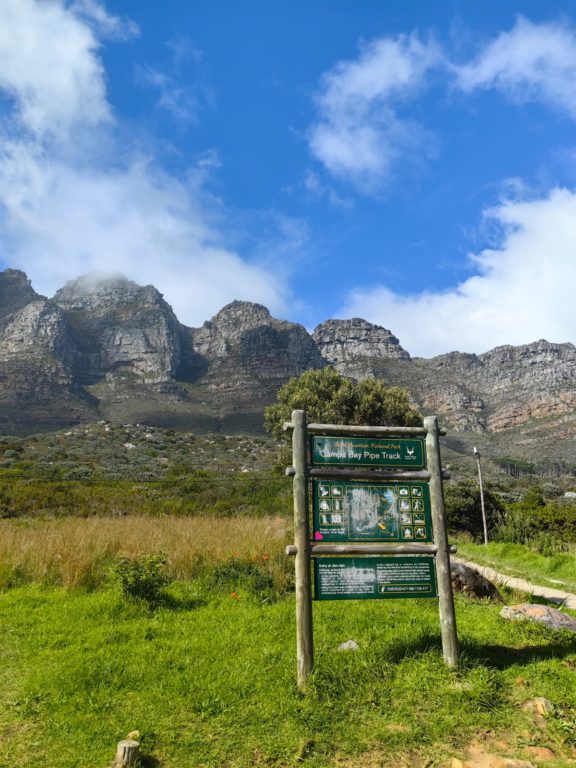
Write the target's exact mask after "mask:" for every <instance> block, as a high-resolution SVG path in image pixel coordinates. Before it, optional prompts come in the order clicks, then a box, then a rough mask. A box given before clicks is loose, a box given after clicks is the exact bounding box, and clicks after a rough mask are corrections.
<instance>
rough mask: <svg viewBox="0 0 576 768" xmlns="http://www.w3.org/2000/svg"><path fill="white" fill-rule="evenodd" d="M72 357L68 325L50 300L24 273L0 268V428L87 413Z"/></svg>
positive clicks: (23, 428)
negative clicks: (61, 412)
mask: <svg viewBox="0 0 576 768" xmlns="http://www.w3.org/2000/svg"><path fill="white" fill-rule="evenodd" d="M76 358H77V350H76V347H75V345H74V341H73V338H72V333H71V329H70V326H69V325H68V322H67V320H66V317H65V315H64V313H63V312H62V311H61V310H60V308H59V307H58V306H57V305H56V304H55V303H54V302H52V301H50V300H48V299H46V298H44V297H43V296H39V295H38V294H37V293H36V292H35V291H34V290H33V289H32V287H31V285H30V281H29V280H28V279H27V278H26V275H25V274H24V273H23V272H18V271H16V270H6V271H5V272H0V430H5V431H13V430H15V431H34V428H33V425H34V423H35V421H36V420H37V419H38V417H39V414H42V417H41V421H42V423H46V424H49V425H51V426H54V427H56V426H60V425H61V423H62V421H61V416H60V414H59V411H60V410H61V409H63V408H65V409H66V411H67V414H68V418H72V419H81V418H86V417H88V416H89V415H90V414H92V412H93V411H92V406H93V403H92V401H91V398H90V397H89V396H88V394H87V393H85V392H83V391H81V390H80V389H79V387H78V386H77V384H76V381H75V378H74V374H73V372H72V367H73V365H74V362H75V360H76Z"/></svg>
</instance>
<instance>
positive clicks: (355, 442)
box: [311, 435, 426, 469]
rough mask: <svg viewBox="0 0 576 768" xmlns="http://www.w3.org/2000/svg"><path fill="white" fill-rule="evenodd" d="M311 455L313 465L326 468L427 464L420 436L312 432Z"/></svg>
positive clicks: (407, 466) (422, 465)
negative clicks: (322, 433)
mask: <svg viewBox="0 0 576 768" xmlns="http://www.w3.org/2000/svg"><path fill="white" fill-rule="evenodd" d="M311 455H312V464H316V465H318V466H324V467H325V466H336V467H339V466H354V467H397V468H404V469H407V468H409V469H424V468H425V467H426V446H425V444H424V440H422V439H420V438H412V439H407V438H369V437H333V436H327V435H313V436H312V442H311Z"/></svg>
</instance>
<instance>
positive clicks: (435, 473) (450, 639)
mask: <svg viewBox="0 0 576 768" xmlns="http://www.w3.org/2000/svg"><path fill="white" fill-rule="evenodd" d="M424 424H425V426H426V428H427V430H428V435H427V437H426V455H427V457H428V469H429V470H430V474H431V478H430V503H431V507H432V528H433V529H434V543H435V544H436V546H437V547H438V552H437V554H436V577H437V580H438V607H439V611H440V632H441V635H442V652H443V655H444V661H445V662H446V664H447V665H448V666H449V667H451V668H452V669H458V667H459V665H460V659H459V653H458V636H457V633H456V614H455V611H454V597H453V594H452V580H451V578H450V553H449V548H448V537H447V535H446V520H445V515H444V494H443V492H442V471H441V468H440V445H439V441H438V420H437V419H436V416H427V417H426V418H425V419H424Z"/></svg>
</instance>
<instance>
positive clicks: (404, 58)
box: [308, 34, 442, 193]
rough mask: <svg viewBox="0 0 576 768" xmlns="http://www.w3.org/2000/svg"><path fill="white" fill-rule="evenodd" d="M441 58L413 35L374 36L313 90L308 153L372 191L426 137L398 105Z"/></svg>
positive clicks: (412, 91)
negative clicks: (313, 113)
mask: <svg viewBox="0 0 576 768" xmlns="http://www.w3.org/2000/svg"><path fill="white" fill-rule="evenodd" d="M441 60H442V58H441V55H440V52H439V50H438V48H437V47H436V46H435V45H434V44H433V43H424V42H422V41H421V40H420V39H419V38H418V36H417V35H416V34H413V35H411V36H406V35H401V36H399V37H398V38H395V39H393V38H381V39H378V40H374V41H372V42H370V43H368V44H366V45H364V47H363V48H362V50H361V53H360V56H359V57H358V58H357V59H355V60H352V61H341V62H339V63H337V64H336V66H335V67H333V68H332V69H331V70H330V71H329V72H327V73H326V74H325V75H324V76H323V77H322V80H321V85H320V89H319V91H318V93H317V94H316V99H315V101H316V108H317V111H318V117H317V120H316V122H315V123H314V124H313V125H312V126H311V128H310V130H309V134H308V139H309V146H310V149H311V151H312V154H313V155H314V156H315V157H316V159H317V160H319V161H320V162H321V163H322V164H323V165H324V167H325V168H326V170H327V171H328V172H329V173H330V174H332V175H333V176H335V177H337V178H339V179H341V180H344V181H347V182H350V183H352V184H353V185H354V186H356V187H357V188H358V189H360V190H361V191H363V192H366V193H374V192H377V191H378V189H380V188H381V186H382V185H383V184H384V183H385V182H386V181H387V180H388V177H389V175H390V173H391V172H392V169H393V167H394V164H395V163H396V161H397V160H398V159H399V157H401V156H406V154H410V153H411V152H414V151H416V150H417V149H420V148H421V147H422V144H423V140H424V138H425V136H426V133H425V131H424V130H423V129H422V128H421V126H419V125H418V124H417V123H415V122H413V121H410V120H407V119H404V118H401V117H399V115H398V108H399V106H400V105H401V104H402V103H403V102H406V101H408V100H409V99H410V98H412V97H413V96H414V95H415V94H416V93H417V92H418V91H419V89H420V88H421V87H422V85H423V83H424V81H425V79H426V75H427V73H428V71H429V70H430V69H431V68H432V67H434V66H437V65H438V64H439V63H440V62H441Z"/></svg>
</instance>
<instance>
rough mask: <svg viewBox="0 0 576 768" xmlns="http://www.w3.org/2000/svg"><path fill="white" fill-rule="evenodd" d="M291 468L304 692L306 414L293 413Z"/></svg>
mask: <svg viewBox="0 0 576 768" xmlns="http://www.w3.org/2000/svg"><path fill="white" fill-rule="evenodd" d="M292 425H293V430H292V466H293V467H294V469H295V474H294V544H295V545H296V546H297V547H298V551H297V554H296V562H295V569H296V655H297V661H298V686H299V687H300V688H305V687H306V685H307V683H308V678H309V677H310V674H311V672H312V667H313V666H314V640H313V631H312V588H311V583H310V532H309V524H308V461H307V455H306V450H307V445H306V443H307V429H306V413H305V411H292Z"/></svg>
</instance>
